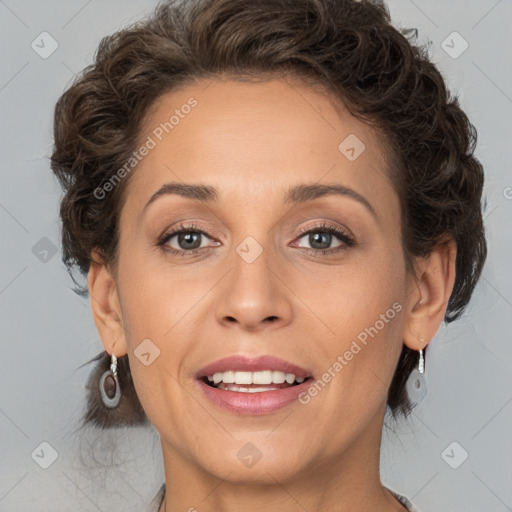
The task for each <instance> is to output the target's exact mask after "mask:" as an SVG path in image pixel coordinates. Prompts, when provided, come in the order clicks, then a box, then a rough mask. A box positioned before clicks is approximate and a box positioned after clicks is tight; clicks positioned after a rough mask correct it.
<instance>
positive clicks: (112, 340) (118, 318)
mask: <svg viewBox="0 0 512 512" xmlns="http://www.w3.org/2000/svg"><path fill="white" fill-rule="evenodd" d="M87 282H88V287H89V297H90V301H91V310H92V314H93V318H94V323H95V324H96V328H97V329H98V333H99V335H100V338H101V341H102V343H103V346H104V347H105V350H106V351H107V353H108V354H112V352H114V354H115V355H116V356H117V357H120V356H123V355H125V354H126V353H127V348H126V338H125V331H124V326H123V317H122V313H121V305H120V302H119V296H118V292H117V285H116V282H115V279H114V277H113V275H112V273H111V271H110V269H109V267H108V265H107V264H106V263H105V262H104V260H103V258H102V257H101V256H100V254H99V253H98V251H96V250H93V251H92V252H91V265H90V267H89V273H88V276H87Z"/></svg>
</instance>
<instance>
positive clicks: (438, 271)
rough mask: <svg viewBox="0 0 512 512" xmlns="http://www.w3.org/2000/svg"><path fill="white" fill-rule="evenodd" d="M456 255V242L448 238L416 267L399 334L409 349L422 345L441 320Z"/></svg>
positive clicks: (433, 334) (430, 338)
mask: <svg viewBox="0 0 512 512" xmlns="http://www.w3.org/2000/svg"><path fill="white" fill-rule="evenodd" d="M456 255H457V249H456V244H455V242H454V241H453V240H449V241H446V242H443V243H440V244H439V245H438V246H437V247H436V249H435V250H434V251H433V252H432V253H431V254H429V255H428V256H427V257H426V258H424V259H422V260H421V262H419V263H418V264H417V266H416V275H415V276H413V278H412V280H411V287H410V290H409V292H410V293H409V297H410V301H409V305H408V311H407V317H406V320H405V323H404V332H403V333H402V336H403V340H404V343H405V345H406V346H407V347H409V348H410V349H412V350H420V349H423V348H425V346H426V345H428V343H429V342H430V340H432V338H433V337H434V336H435V334H436V332H437V331H438V329H439V326H440V325H441V322H442V321H443V319H444V316H445V314H446V308H447V306H448V301H449V300H450V296H451V293H452V290H453V286H454V284H455V261H456Z"/></svg>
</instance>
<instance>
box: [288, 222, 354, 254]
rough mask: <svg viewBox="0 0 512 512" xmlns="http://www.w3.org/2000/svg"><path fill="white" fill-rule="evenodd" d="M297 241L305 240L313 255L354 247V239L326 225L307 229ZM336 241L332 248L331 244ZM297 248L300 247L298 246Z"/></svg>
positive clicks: (338, 229) (336, 228)
mask: <svg viewBox="0 0 512 512" xmlns="http://www.w3.org/2000/svg"><path fill="white" fill-rule="evenodd" d="M298 240H299V241H300V240H305V243H307V244H309V245H310V247H309V249H310V250H312V251H314V252H315V253H318V252H319V253H332V252H338V251H340V250H344V249H346V248H347V247H352V246H354V245H355V241H354V239H353V238H352V237H351V236H350V235H348V234H347V233H345V231H343V230H342V229H340V228H338V227H336V226H332V225H330V224H326V223H322V224H320V225H318V226H314V227H313V228H307V229H306V230H305V231H303V232H302V236H301V237H300V238H299V239H298ZM336 240H337V241H338V243H337V244H336V245H335V246H333V245H332V244H333V243H336ZM299 247H301V246H300V245H299ZM306 249H308V247H306Z"/></svg>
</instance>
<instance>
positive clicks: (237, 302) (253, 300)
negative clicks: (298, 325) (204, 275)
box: [216, 250, 293, 332]
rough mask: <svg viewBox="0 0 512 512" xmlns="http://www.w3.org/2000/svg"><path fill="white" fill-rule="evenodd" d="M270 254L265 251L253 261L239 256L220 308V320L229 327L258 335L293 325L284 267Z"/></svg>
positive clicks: (224, 286)
mask: <svg viewBox="0 0 512 512" xmlns="http://www.w3.org/2000/svg"><path fill="white" fill-rule="evenodd" d="M268 253H269V251H268V250H263V252H262V253H261V254H260V256H258V258H257V259H256V260H254V261H252V262H248V261H246V260H245V259H244V258H243V257H241V256H239V254H238V253H235V255H234V257H233V268H232V269H231V271H230V272H229V274H228V276H226V279H225V280H224V279H223V285H222V289H220V290H219V292H220V299H219V301H218V302H217V306H216V317H217V320H218V321H219V322H220V323H222V324H223V325H224V326H225V327H229V328H238V329H243V330H246V331H251V332H258V331H262V330H267V329H272V330H273V329H278V328H281V327H284V326H286V325H288V324H289V323H290V322H291V320H292V316H293V308H292V302H291V295H292V293H291V292H290V288H289V284H288V285H287V284H286V282H285V276H284V275H283V274H284V273H283V271H282V269H281V270H280V268H281V267H280V266H279V265H278V264H277V263H276V262H275V261H270V259H271V258H270V257H269V256H268Z"/></svg>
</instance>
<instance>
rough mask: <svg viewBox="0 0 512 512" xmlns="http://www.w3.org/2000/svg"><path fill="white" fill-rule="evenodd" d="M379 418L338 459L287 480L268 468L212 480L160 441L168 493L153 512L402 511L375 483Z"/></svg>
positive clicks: (330, 457) (332, 456) (326, 456)
mask: <svg viewBox="0 0 512 512" xmlns="http://www.w3.org/2000/svg"><path fill="white" fill-rule="evenodd" d="M383 416H384V411H383V412H382V415H381V417H380V418H377V419H376V421H375V422H374V423H375V425H374V426H373V428H370V429H369V430H368V431H367V432H365V433H364V434H363V435H361V436H360V437H359V438H357V439H355V440H354V441H353V442H352V443H351V444H350V446H349V448H348V449H347V450H345V452H344V453H329V452H328V453H322V454H320V456H319V457H318V458H317V459H316V460H315V461H312V462H311V464H309V465H305V466H304V467H303V468H301V469H299V470H298V471H297V472H295V473H294V474H293V475H292V476H288V477H287V476H286V475H287V474H286V473H285V476H283V475H281V474H279V473H278V472H277V471H274V472H273V473H274V474H272V468H270V467H269V468H268V470H267V471H262V473H261V477H259V476H258V477H256V478H253V479H252V480H250V479H245V480H237V479H236V478H234V471H232V470H230V469H229V468H228V469H227V470H226V476H225V477H224V478H223V477H222V476H221V477H216V476H215V475H213V474H212V472H207V471H205V470H204V468H202V467H200V466H199V465H198V464H194V463H193V462H192V461H191V460H190V459H189V458H184V457H182V455H181V453H180V452H179V451H177V450H175V449H174V447H173V446H171V445H170V444H168V443H167V442H166V441H165V440H164V439H163V438H161V442H162V450H163V454H164V467H165V477H166V489H167V490H168V492H166V496H165V500H164V502H163V503H162V507H161V508H160V511H159V512H175V511H178V510H190V511H196V510H197V511H201V512H249V511H254V510H276V509H279V510H280V512H296V511H297V509H305V510H336V511H337V512H349V511H353V510H379V511H381V512H391V511H395V512H396V511H405V510H406V509H405V508H404V507H403V506H402V505H401V504H399V503H398V501H397V500H396V499H395V498H394V497H393V496H392V494H391V493H390V492H389V491H388V490H387V489H386V488H385V487H383V486H382V484H381V482H380V473H379V457H380V441H381V435H382V422H383ZM255 468H256V466H255ZM288 475H289V473H288ZM230 476H231V478H229V477H230Z"/></svg>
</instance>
